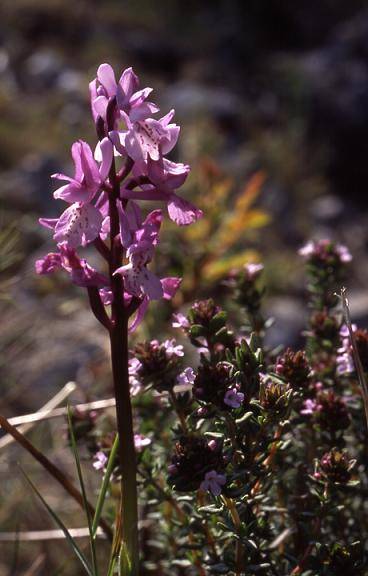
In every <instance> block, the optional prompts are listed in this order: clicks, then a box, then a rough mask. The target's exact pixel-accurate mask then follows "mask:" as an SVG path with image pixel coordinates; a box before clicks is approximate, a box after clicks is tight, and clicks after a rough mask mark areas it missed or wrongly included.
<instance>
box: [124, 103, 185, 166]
mask: <svg viewBox="0 0 368 576" xmlns="http://www.w3.org/2000/svg"><path fill="white" fill-rule="evenodd" d="M173 116H174V110H171V111H170V112H169V113H168V114H166V115H165V116H163V117H162V118H160V119H159V120H155V119H154V118H147V119H146V120H141V121H138V122H133V123H131V124H130V126H129V127H128V131H127V133H126V135H125V150H124V151H123V152H125V151H126V153H127V154H128V156H130V158H132V160H134V162H138V163H140V162H143V163H146V162H147V160H148V158H151V159H152V160H159V159H160V158H161V155H163V154H168V153H169V152H171V150H172V149H173V148H174V146H175V144H176V142H177V140H178V137H179V132H180V128H179V126H177V124H172V123H171V120H172V118H173Z"/></svg>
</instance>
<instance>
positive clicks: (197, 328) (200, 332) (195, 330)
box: [189, 324, 207, 338]
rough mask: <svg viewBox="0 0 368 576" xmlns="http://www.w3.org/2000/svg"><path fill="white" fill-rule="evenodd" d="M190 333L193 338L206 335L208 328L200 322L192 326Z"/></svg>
mask: <svg viewBox="0 0 368 576" xmlns="http://www.w3.org/2000/svg"><path fill="white" fill-rule="evenodd" d="M189 334H190V336H192V338H198V337H200V336H206V335H207V329H206V328H205V327H204V326H201V325H200V324H193V326H191V327H190V330H189Z"/></svg>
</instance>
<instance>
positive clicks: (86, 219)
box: [54, 202, 103, 248]
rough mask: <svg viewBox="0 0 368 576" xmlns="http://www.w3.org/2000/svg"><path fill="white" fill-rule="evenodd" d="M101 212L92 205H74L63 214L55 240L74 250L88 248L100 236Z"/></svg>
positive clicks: (57, 226) (57, 225)
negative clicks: (80, 247) (79, 247)
mask: <svg viewBox="0 0 368 576" xmlns="http://www.w3.org/2000/svg"><path fill="white" fill-rule="evenodd" d="M102 220H103V218H102V214H101V212H100V211H99V210H98V209H97V208H95V207H94V206H92V205H91V204H83V205H82V204H79V203H78V202H76V203H75V204H72V205H71V206H69V208H67V209H66V210H65V212H63V213H62V215H61V216H60V218H59V220H58V222H57V224H56V226H55V234H54V239H55V240H56V241H57V242H64V241H65V242H67V243H68V245H69V246H70V247H72V248H76V247H77V246H86V244H88V243H89V242H93V240H95V239H96V238H97V236H98V235H99V232H100V229H101V225H102Z"/></svg>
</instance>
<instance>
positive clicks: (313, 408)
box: [300, 398, 318, 416]
mask: <svg viewBox="0 0 368 576" xmlns="http://www.w3.org/2000/svg"><path fill="white" fill-rule="evenodd" d="M317 410H318V404H317V402H316V401H315V400H312V399H311V398H307V400H304V402H303V409H302V410H300V414H303V415H304V416H311V415H312V414H314V413H315V412H317Z"/></svg>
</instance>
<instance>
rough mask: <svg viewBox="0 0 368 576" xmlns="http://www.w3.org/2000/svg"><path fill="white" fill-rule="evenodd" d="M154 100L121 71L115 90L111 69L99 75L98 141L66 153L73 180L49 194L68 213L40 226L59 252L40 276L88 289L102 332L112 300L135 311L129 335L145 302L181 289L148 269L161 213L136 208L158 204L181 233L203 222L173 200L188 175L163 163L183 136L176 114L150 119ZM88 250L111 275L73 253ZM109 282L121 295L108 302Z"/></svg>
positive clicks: (93, 87) (95, 92) (94, 92)
mask: <svg viewBox="0 0 368 576" xmlns="http://www.w3.org/2000/svg"><path fill="white" fill-rule="evenodd" d="M151 92H152V89H151V88H144V89H139V80H138V77H137V76H136V74H135V73H134V72H133V70H132V68H127V69H126V70H124V72H123V73H122V75H121V77H120V79H119V81H118V82H117V81H116V78H115V74H114V71H113V69H112V68H111V66H110V65H109V64H102V65H101V66H100V67H99V68H98V70H97V77H96V78H95V79H94V80H93V81H92V82H91V83H90V96H91V108H92V115H93V120H94V123H95V126H96V132H97V135H98V139H99V141H98V143H97V145H96V147H95V149H94V151H92V150H91V147H90V146H89V144H87V143H86V142H84V141H82V140H79V141H77V142H75V143H74V144H73V145H72V149H71V152H72V158H73V162H74V166H75V173H74V176H73V177H70V176H67V175H65V174H54V175H53V176H52V177H53V178H54V179H56V180H59V181H62V182H64V184H63V185H62V186H61V187H60V188H58V189H57V190H56V191H55V192H54V197H55V199H61V200H64V201H65V202H67V203H68V204H69V206H68V207H67V208H66V210H65V211H64V212H63V213H62V214H61V216H60V217H59V218H51V219H50V218H41V219H40V223H41V224H42V225H43V226H45V227H46V228H49V229H51V230H52V231H53V238H54V240H55V241H56V243H57V248H58V251H57V252H52V253H49V254H47V255H46V256H45V257H44V258H41V259H40V260H38V261H37V262H36V271H37V272H38V273H39V274H50V273H52V272H55V271H56V270H61V269H63V270H65V271H66V272H68V274H69V275H70V278H71V280H72V282H73V283H74V284H76V285H77V286H82V287H86V288H88V289H93V291H92V290H90V292H91V294H92V293H93V298H94V301H95V306H94V308H95V311H97V315H98V317H99V319H100V320H101V321H102V323H104V324H107V322H106V317H105V315H104V314H103V312H102V307H105V306H108V305H110V304H111V302H112V299H113V298H116V297H119V298H121V299H124V303H125V306H126V307H127V308H128V307H129V306H130V311H131V312H135V311H137V314H136V318H135V320H134V321H133V322H132V324H131V326H130V328H131V330H133V329H135V328H136V326H137V325H138V324H139V322H140V321H141V320H142V318H143V315H144V313H145V311H146V309H147V306H148V303H149V301H151V300H158V299H160V298H165V299H170V298H172V296H173V295H174V294H175V292H176V290H177V289H178V287H179V285H180V279H179V278H174V277H169V278H162V279H159V278H158V277H157V276H156V275H155V274H154V272H152V271H151V270H150V268H149V264H150V262H151V261H152V259H153V256H154V252H155V248H156V247H157V245H158V242H159V232H160V228H161V225H162V221H163V212H162V209H156V210H153V211H151V212H150V213H149V214H148V215H147V216H146V217H144V216H143V214H142V210H141V207H140V201H146V200H148V201H152V202H160V203H161V204H162V203H163V204H164V205H165V206H166V208H167V212H168V215H169V218H170V219H171V220H173V221H174V222H175V223H176V224H178V225H179V226H185V225H188V224H191V223H192V222H195V221H196V220H197V219H198V218H200V217H201V215H202V213H201V211H200V210H199V209H197V208H196V207H195V206H193V205H192V204H191V203H190V202H189V201H187V200H184V199H183V198H181V197H180V196H178V195H177V193H176V190H177V189H178V188H179V187H180V186H182V184H183V183H184V182H185V180H186V178H187V175H188V173H189V170H190V168H189V166H188V165H186V164H182V163H175V162H172V161H171V160H169V159H168V158H166V155H167V154H168V153H170V152H171V150H172V149H173V148H174V146H175V144H176V142H177V140H178V136H179V130H180V129H179V126H177V125H176V124H175V123H173V122H172V120H173V116H174V111H173V110H171V111H170V112H169V113H168V114H166V115H165V116H163V117H162V118H160V119H154V118H152V115H154V114H156V113H157V112H158V110H159V108H158V107H157V106H156V104H154V103H152V102H150V101H148V100H147V99H148V96H149V95H150V93H151ZM118 163H119V165H120V168H119V169H118V168H117V164H118ZM117 224H118V226H117ZM107 241H109V242H110V247H109V246H108V245H107V244H106V242H107ZM92 243H93V244H94V245H95V247H96V248H97V250H98V251H99V252H100V253H101V254H102V255H103V256H104V257H105V258H106V259H107V260H108V262H109V272H110V275H106V274H104V273H101V272H98V271H97V270H95V269H94V268H93V267H92V266H91V265H90V264H88V262H87V261H86V260H85V259H84V258H80V256H79V255H78V254H77V249H79V248H80V247H85V246H87V245H90V244H92ZM113 253H114V254H115V255H114V257H113ZM123 256H124V261H123ZM114 275H120V276H121V277H122V278H123V285H124V289H123V291H122V293H121V294H116V293H115V294H114V295H113V290H112V286H111V277H112V276H114ZM97 290H98V293H97V292H96V291H97ZM96 299H97V302H96Z"/></svg>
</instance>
